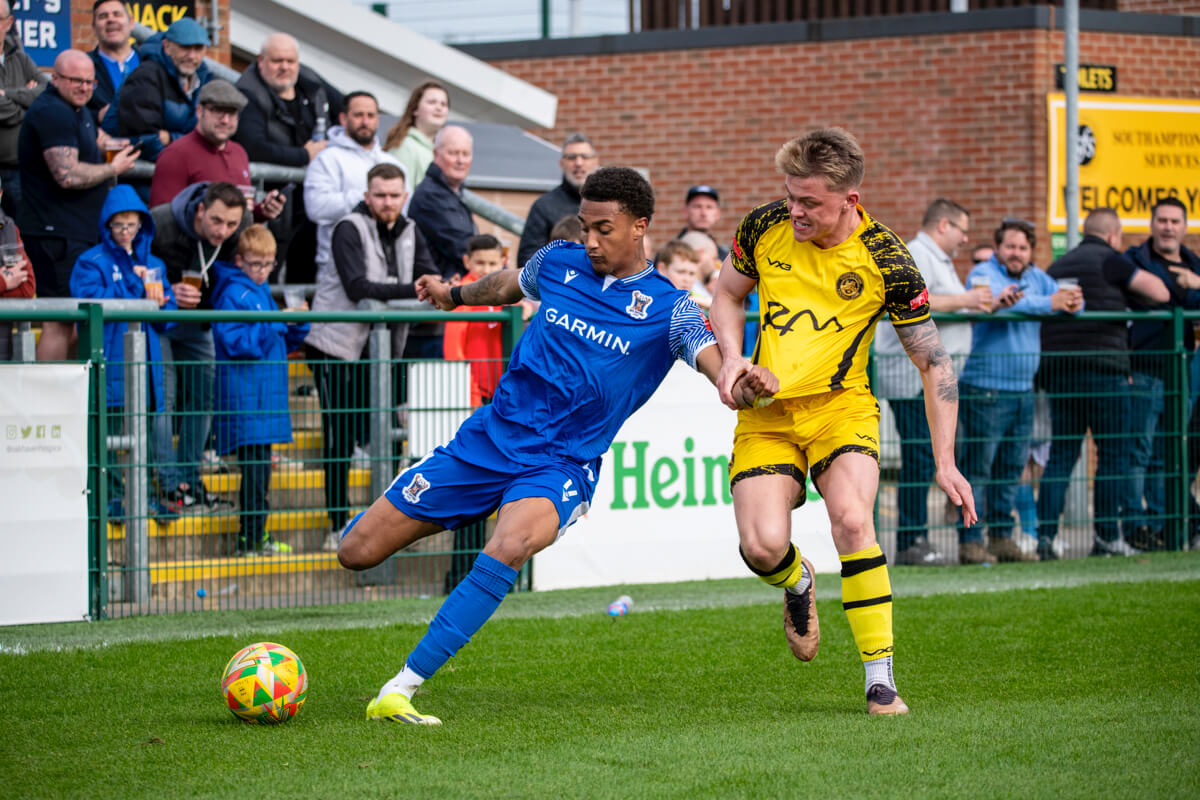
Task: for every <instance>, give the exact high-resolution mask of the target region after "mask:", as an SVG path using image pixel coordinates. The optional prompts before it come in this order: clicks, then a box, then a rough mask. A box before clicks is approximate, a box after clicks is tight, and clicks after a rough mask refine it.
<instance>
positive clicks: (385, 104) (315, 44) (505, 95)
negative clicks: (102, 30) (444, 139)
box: [229, 0, 558, 128]
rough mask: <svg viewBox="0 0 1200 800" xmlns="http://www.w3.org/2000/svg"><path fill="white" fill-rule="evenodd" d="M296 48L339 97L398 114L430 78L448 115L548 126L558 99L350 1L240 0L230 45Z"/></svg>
mask: <svg viewBox="0 0 1200 800" xmlns="http://www.w3.org/2000/svg"><path fill="white" fill-rule="evenodd" d="M279 31H283V32H285V33H289V34H291V35H292V36H294V37H296V40H297V41H298V42H299V43H300V61H301V63H303V64H306V65H308V66H310V67H312V68H313V69H315V70H316V71H317V72H319V73H320V74H321V75H322V77H324V78H325V80H327V81H329V82H330V83H332V84H333V85H334V86H337V87H338V88H339V89H341V90H342V91H343V92H351V91H355V90H360V89H361V90H365V91H369V92H371V93H372V94H373V95H375V96H376V97H377V98H379V104H380V107H381V108H383V109H385V110H387V111H390V112H391V113H393V114H399V113H400V112H401V111H403V110H404V106H405V105H406V104H407V103H408V96H409V93H410V92H411V91H412V89H413V87H415V86H416V85H417V84H419V83H421V82H422V81H424V80H427V79H430V78H432V79H434V80H437V81H439V82H440V83H442V84H443V85H444V86H445V87H446V89H447V90H448V91H449V93H450V102H451V117H452V118H457V119H466V120H478V121H482V122H497V123H501V124H505V125H517V126H519V127H522V128H531V127H537V128H553V127H554V121H555V115H556V113H557V111H558V98H557V97H555V96H554V95H553V94H551V93H549V92H547V91H545V90H543V89H539V88H538V87H536V86H534V85H533V84H530V83H527V82H525V81H522V80H520V79H518V78H514V77H513V76H512V75H509V74H508V73H507V72H504V71H503V70H499V69H496V68H495V67H493V66H491V65H489V64H487V63H485V62H483V61H480V60H479V59H477V58H474V57H472V56H469V55H467V54H466V53H463V52H462V51H460V50H456V49H454V48H452V47H447V46H445V45H443V44H440V43H439V42H435V41H433V40H432V39H429V38H427V37H425V36H422V35H421V34H419V33H416V32H415V31H412V30H410V29H409V28H406V27H405V26H403V25H401V24H399V23H397V22H394V21H392V20H389V19H388V18H387V17H384V16H382V15H380V14H376V13H375V12H374V11H371V10H370V9H368V8H366V7H363V6H358V5H354V4H353V3H351V2H349V0H332V2H323V1H319V0H237V2H236V3H234V4H233V5H232V7H231V9H230V14H229V40H230V43H231V44H232V45H233V46H234V47H235V48H237V49H239V50H242V51H245V52H247V53H257V52H258V50H259V48H260V47H261V46H262V43H263V40H264V39H265V38H266V37H267V36H268V35H270V34H272V33H276V32H279Z"/></svg>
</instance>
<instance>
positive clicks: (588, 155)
mask: <svg viewBox="0 0 1200 800" xmlns="http://www.w3.org/2000/svg"><path fill="white" fill-rule="evenodd" d="M558 166H559V167H560V168H561V169H562V176H563V177H562V183H560V184H559V185H558V186H556V187H555V188H553V189H551V190H550V191H548V192H546V193H545V194H544V195H542V196H541V197H539V198H538V199H537V200H534V201H533V205H532V206H530V208H529V214H527V215H526V218H525V228H524V230H523V231H522V232H521V242H520V244H518V245H517V268H518V269H519V268H521V267H523V266H525V262H526V261H528V260H529V259H531V258H533V254H534V253H536V252H537V251H538V249H539V248H540V247H541V246H542V245H544V244H546V243H547V242H549V241H552V240H553V238H554V237H553V236H551V235H550V229H551V228H552V227H554V224H555V223H556V222H558V221H559V220H561V219H562V218H563V217H566V216H568V215H569V216H575V215H577V214H578V213H579V189H580V187H582V186H583V182H584V181H586V180H587V178H588V176H589V175H591V174H592V173H593V172H595V171H596V169H597V168H598V167H599V166H600V158H599V156H597V155H596V148H594V147H592V143H591V141H590V140H589V139H588V138H587V137H586V136H584V135H583V134H582V133H572V134H571V135H569V136H568V137H567V138H566V139H564V140H563V146H562V156H561V157H560V158H559V159H558ZM649 252H650V251H649V250H647V253H649Z"/></svg>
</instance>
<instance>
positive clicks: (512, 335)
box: [501, 304, 525, 366]
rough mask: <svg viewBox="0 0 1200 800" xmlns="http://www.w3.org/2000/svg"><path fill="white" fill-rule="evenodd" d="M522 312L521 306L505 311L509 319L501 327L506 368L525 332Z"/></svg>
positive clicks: (505, 308)
mask: <svg viewBox="0 0 1200 800" xmlns="http://www.w3.org/2000/svg"><path fill="white" fill-rule="evenodd" d="M521 310H522V307H521V305H520V304H516V305H511V306H505V307H504V311H505V312H506V313H507V314H508V319H506V320H505V321H504V325H503V326H502V327H501V340H502V344H501V347H502V348H503V351H502V352H503V353H504V364H505V366H507V365H508V359H509V358H511V357H512V351H513V349H514V348H516V346H517V340H518V339H520V338H521V334H522V333H524V332H525V320H524V319H522V318H521Z"/></svg>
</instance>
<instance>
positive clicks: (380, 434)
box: [356, 323, 396, 586]
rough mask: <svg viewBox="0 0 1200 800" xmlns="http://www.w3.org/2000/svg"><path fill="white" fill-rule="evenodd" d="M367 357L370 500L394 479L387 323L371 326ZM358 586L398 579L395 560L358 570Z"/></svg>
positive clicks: (374, 584) (390, 376)
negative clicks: (368, 360)
mask: <svg viewBox="0 0 1200 800" xmlns="http://www.w3.org/2000/svg"><path fill="white" fill-rule="evenodd" d="M368 342H369V344H368V351H367V354H368V357H369V358H370V365H369V367H368V369H369V375H370V377H369V379H368V384H369V386H370V388H369V389H368V390H367V391H368V397H367V402H368V403H369V404H370V406H369V410H368V412H367V414H368V420H369V430H370V434H369V435H370V437H371V442H370V444H369V445H368V449H367V452H368V453H369V454H370V456H371V497H370V498H369V499H368V500H367V502H368V503H370V502H371V500H373V499H374V498H376V497H379V496H381V495H382V494H383V493H384V492H386V491H387V488H388V485H389V484H391V482H392V475H393V472H394V470H393V469H392V422H391V420H392V413H393V411H394V409H393V407H392V332H391V331H390V330H389V329H388V326H387V324H385V323H376V324H374V325H372V326H371V333H370V336H369V339H368ZM356 578H357V580H358V585H359V586H366V585H372V586H378V585H379V584H386V583H395V582H396V562H395V561H394V560H393V559H391V558H388V559H387V560H385V561H384V562H383V563H382V564H380V565H379V566H376V567H371V569H368V570H364V571H362V572H359V573H358V574H357V575H356Z"/></svg>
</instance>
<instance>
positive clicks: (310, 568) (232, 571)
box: [150, 553, 342, 583]
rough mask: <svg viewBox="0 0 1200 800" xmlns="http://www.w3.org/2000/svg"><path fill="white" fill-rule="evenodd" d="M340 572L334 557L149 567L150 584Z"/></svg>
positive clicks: (174, 563)
mask: <svg viewBox="0 0 1200 800" xmlns="http://www.w3.org/2000/svg"><path fill="white" fill-rule="evenodd" d="M340 569H342V566H341V564H339V563H338V560H337V554H335V553H306V554H304V555H299V556H298V555H295V554H289V555H278V556H256V557H254V558H244V557H243V558H208V559H197V560H193V561H166V562H163V563H161V564H154V565H151V567H150V582H151V583H174V582H176V581H216V580H221V579H224V578H245V577H251V576H255V575H284V574H287V573H292V572H330V571H332V570H340Z"/></svg>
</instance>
